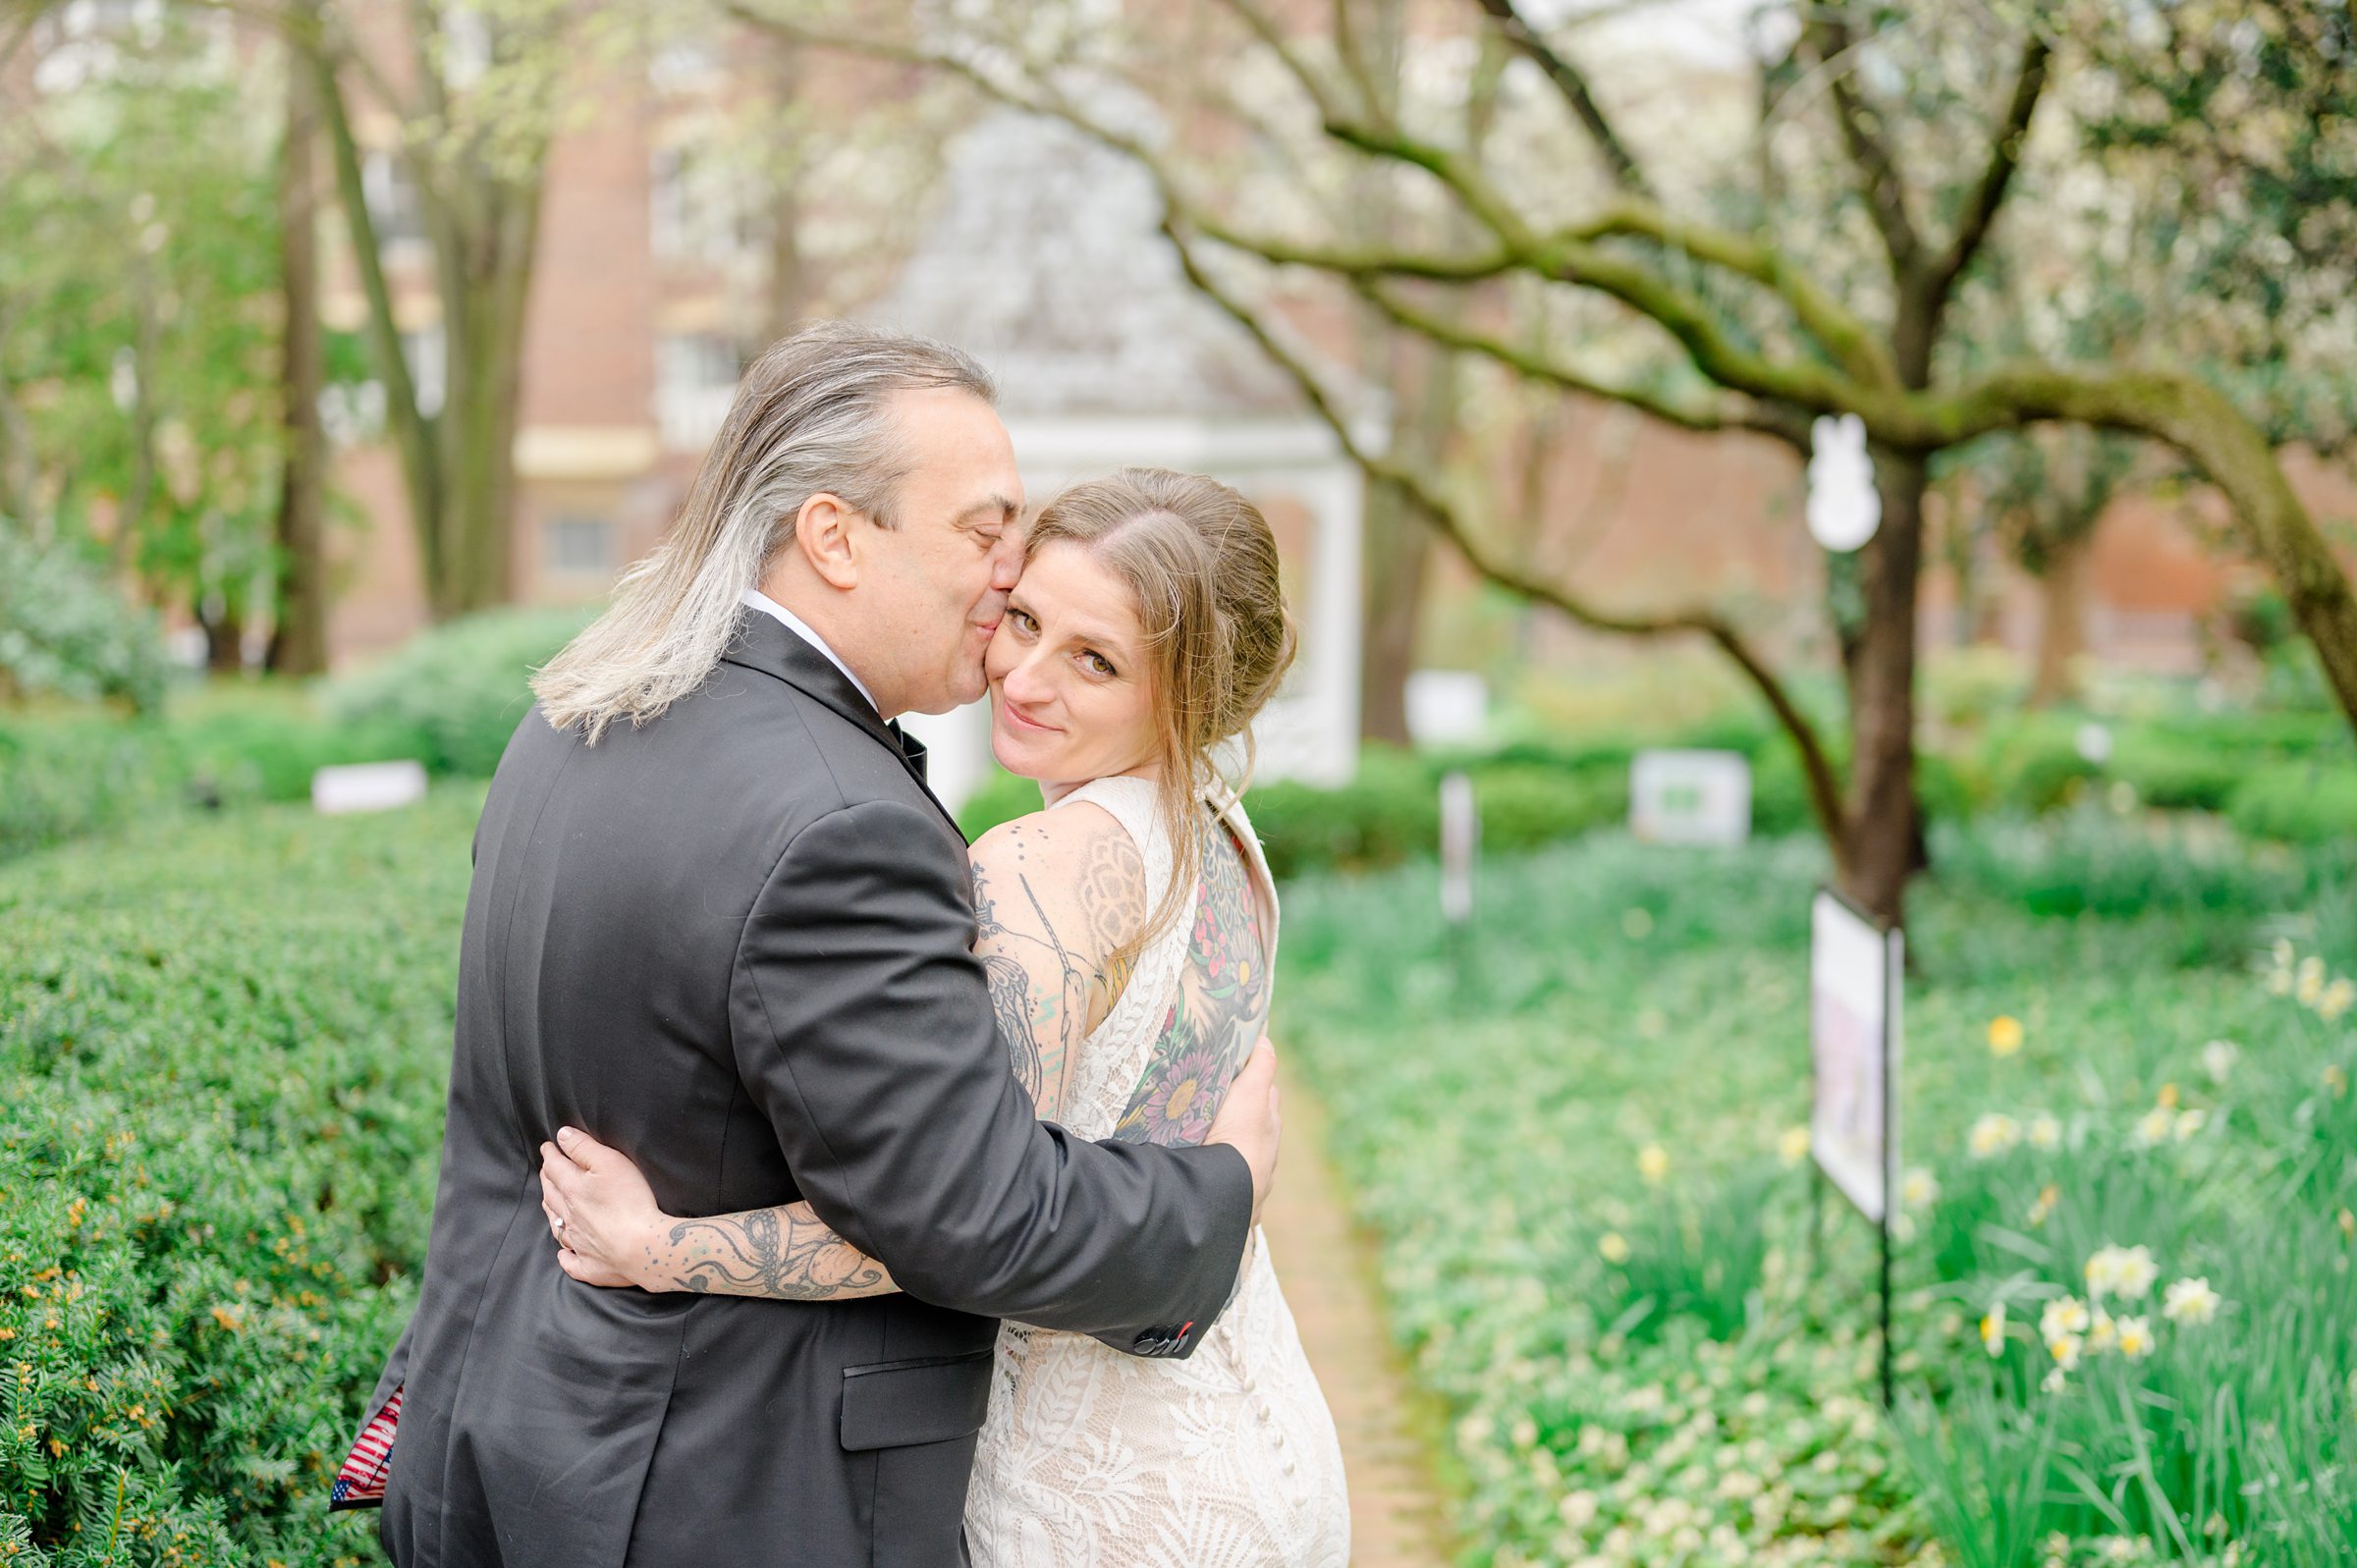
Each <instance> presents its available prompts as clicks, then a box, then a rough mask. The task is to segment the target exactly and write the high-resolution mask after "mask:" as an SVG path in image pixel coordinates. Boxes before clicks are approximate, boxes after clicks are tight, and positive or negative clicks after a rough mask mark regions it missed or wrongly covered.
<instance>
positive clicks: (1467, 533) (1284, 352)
mask: <svg viewBox="0 0 2357 1568" xmlns="http://www.w3.org/2000/svg"><path fill="white" fill-rule="evenodd" d="M1163 233H1164V234H1165V235H1166V236H1168V237H1169V239H1170V241H1171V243H1172V245H1173V247H1174V248H1175V249H1176V250H1177V252H1178V264H1179V266H1180V267H1181V268H1182V269H1183V270H1184V271H1185V273H1186V276H1187V281H1188V282H1189V283H1191V284H1193V285H1194V287H1195V289H1196V290H1197V292H1199V293H1200V294H1202V295H1203V296H1204V297H1206V298H1208V299H1210V300H1211V301H1212V302H1213V303H1215V304H1217V305H1218V306H1219V307H1220V308H1221V309H1222V310H1224V311H1226V312H1227V313H1228V315H1229V316H1230V317H1232V318H1233V320H1234V321H1235V322H1236V323H1237V324H1238V325H1240V326H1241V327H1242V328H1243V329H1244V330H1245V331H1246V332H1247V333H1249V334H1251V336H1252V338H1253V341H1254V342H1256V343H1257V344H1258V345H1259V346H1260V349H1261V351H1262V352H1263V353H1265V354H1266V355H1268V357H1269V359H1270V360H1271V362H1272V363H1274V364H1276V365H1277V366H1278V367H1279V368H1280V369H1282V370H1283V371H1284V372H1285V373H1286V375H1287V376H1288V378H1289V379H1290V380H1291V381H1292V382H1293V384H1294V385H1295V386H1296V387H1297V388H1298V389H1299V390H1300V393H1301V397H1302V401H1303V402H1305V403H1307V404H1308V405H1309V406H1310V408H1311V410H1312V411H1313V412H1315V413H1316V414H1317V415H1318V417H1319V419H1320V420H1322V421H1323V422H1324V423H1325V424H1326V426H1327V427H1328V428H1329V429H1330V430H1332V431H1333V432H1334V436H1335V439H1336V441H1337V442H1339V443H1340V444H1341V446H1342V448H1343V452H1344V453H1346V454H1347V455H1348V456H1349V457H1350V459H1351V460H1352V461H1354V462H1355V463H1357V464H1358V466H1359V468H1360V469H1361V470H1362V471H1363V472H1365V473H1366V475H1367V476H1368V478H1370V479H1372V480H1373V481H1375V482H1376V483H1378V484H1388V485H1392V486H1394V487H1396V488H1397V489H1398V490H1399V491H1400V493H1401V494H1403V495H1405V496H1406V497H1407V498H1408V500H1409V502H1410V503H1411V504H1412V505H1413V506H1414V507H1415V508H1416V510H1417V511H1418V512H1420V513H1421V514H1423V515H1424V517H1425V518H1426V520H1427V521H1429V522H1430V523H1431V524H1432V526H1433V527H1434V528H1435V529H1437V530H1438V531H1439V532H1440V533H1441V534H1442V536H1443V537H1445V538H1447V539H1448V540H1449V542H1450V543H1451V544H1453V545H1454V546H1455V547H1456V549H1457V551H1458V552H1459V553H1460V554H1461V555H1463V557H1464V558H1465V560H1466V562H1467V563H1469V564H1470V565H1471V566H1472V567H1473V568H1474V569H1475V570H1476V571H1478V572H1480V573H1481V574H1482V575H1483V576H1484V577H1487V578H1488V579H1490V580H1491V581H1493V582H1495V583H1497V584H1499V585H1500V586H1501V587H1505V588H1508V589H1511V590H1512V591H1513V592H1515V593H1518V594H1521V595H1523V596H1524V597H1526V598H1528V599H1531V600H1533V601H1534V602H1536V603H1539V604H1545V605H1551V606H1553V607H1554V608H1556V609H1558V610H1561V611H1562V613H1563V614H1565V615H1567V616H1569V617H1570V618H1571V619H1572V620H1574V621H1576V622H1579V623H1580V624H1581V625H1584V626H1587V627H1590V628H1591V629H1594V630H1597V631H1605V632H1612V633H1615V634H1617V635H1620V636H1630V637H1663V636H1676V635H1684V634H1693V635H1699V636H1702V637H1706V638H1708V639H1709V640H1710V641H1711V642H1713V643H1714V644H1716V645H1717V646H1718V647H1719V648H1720V650H1721V651H1722V652H1724V653H1725V654H1726V655H1727V657H1728V658H1729V659H1731V660H1733V661H1734V663H1735V665H1736V667H1737V668H1738V669H1740V670H1741V671H1742V672H1743V674H1744V676H1745V678H1747V679H1748V680H1750V681H1751V683H1752V684H1753V685H1754V686H1755V687H1756V688H1758V690H1759V692H1760V695H1761V696H1762V698H1763V699H1765V700H1766V702H1767V703H1768V706H1769V708H1770V709H1771V711H1773V712H1774V713H1775V715H1776V718H1777V721H1778V723H1780V724H1781V725H1782V726H1783V728H1784V730H1785V731H1786V733H1788V734H1789V735H1791V737H1792V742H1793V745H1794V746H1795V747H1796V748H1797V749H1798V751H1799V753H1800V758H1801V768H1802V772H1803V775H1804V776H1805V778H1806V780H1807V783H1808V788H1809V805H1810V809H1811V811H1812V812H1813V813H1814V814H1815V815H1816V818H1817V822H1818V825H1819V827H1820V828H1822V829H1823V830H1824V832H1825V835H1826V839H1827V842H1828V843H1830V844H1831V845H1833V847H1834V853H1835V856H1836V860H1837V859H1838V858H1839V856H1840V854H1841V847H1842V844H1843V841H1844V838H1845V837H1846V836H1845V835H1844V834H1843V832H1842V807H1841V784H1840V781H1839V778H1838V777H1837V775H1836V772H1835V769H1834V764H1833V760H1832V757H1831V755H1830V754H1829V753H1828V752H1827V750H1826V748H1825V743H1824V741H1823V739H1822V738H1821V737H1820V736H1819V735H1818V733H1817V730H1816V726H1815V725H1813V724H1812V723H1811V722H1810V721H1809V718H1808V716H1807V715H1806V714H1804V713H1802V712H1801V711H1800V708H1799V706H1798V704H1796V703H1795V702H1794V701H1793V700H1792V696H1791V693H1790V692H1788V691H1787V690H1785V688H1784V685H1783V682H1782V681H1781V680H1780V679H1779V678H1778V677H1777V676H1776V673H1775V672H1774V671H1773V670H1771V669H1770V668H1769V667H1768V663H1767V661H1766V660H1765V659H1764V658H1762V657H1761V655H1760V654H1759V652H1758V651H1757V650H1756V649H1754V648H1753V647H1752V646H1751V644H1750V642H1749V640H1748V639H1746V638H1745V637H1744V635H1743V634H1742V632H1741V631H1740V630H1739V629H1738V628H1737V627H1736V626H1735V625H1734V623H1733V622H1730V621H1728V620H1727V618H1726V617H1725V616H1722V615H1720V614H1718V613H1717V612H1716V611H1711V610H1686V611H1677V612H1672V613H1671V614H1668V615H1655V616H1630V615H1621V614H1617V613H1615V612H1612V611H1608V610H1604V609H1600V608H1598V607H1597V606H1596V605H1595V604H1594V603H1592V602H1590V601H1589V600H1588V599H1587V598H1585V597H1584V596H1582V595H1580V594H1577V593H1575V592H1573V591H1572V590H1571V589H1569V588H1568V587H1566V586H1564V585H1563V584H1562V583H1560V582H1556V581H1554V580H1552V579H1549V578H1546V577H1541V576H1539V575H1538V574H1536V573H1534V572H1532V571H1530V570H1528V569H1527V568H1524V567H1522V566H1521V565H1520V564H1519V563H1517V562H1514V561H1511V560H1509V559H1507V557H1506V555H1505V554H1504V553H1502V552H1501V551H1499V550H1498V549H1497V548H1496V547H1495V546H1493V545H1492V544H1491V543H1490V542H1489V541H1487V540H1486V539H1484V538H1483V537H1482V536H1481V534H1480V532H1479V531H1478V530H1476V529H1475V528H1474V527H1473V526H1472V525H1471V524H1470V523H1469V522H1468V521H1467V519H1466V517H1465V516H1464V514H1463V512H1462V510H1461V509H1459V508H1458V507H1457V506H1456V505H1455V503H1454V502H1453V501H1452V500H1450V498H1449V496H1448V494H1447V491H1446V487H1445V486H1444V485H1443V484H1442V483H1441V481H1440V480H1439V479H1438V478H1437V477H1436V476H1434V475H1432V474H1429V473H1427V472H1425V471H1423V470H1422V469H1420V468H1417V467H1414V466H1411V465H1410V464H1408V463H1405V462H1402V461H1400V460H1398V459H1397V458H1394V457H1392V456H1389V455H1387V454H1380V453H1375V452H1372V451H1370V450H1368V448H1367V446H1366V444H1365V443H1363V442H1362V441H1360V440H1359V438H1358V433H1357V432H1356V431H1355V430H1354V429H1352V428H1351V424H1350V420H1349V417H1348V415H1347V414H1345V413H1344V412H1343V409H1342V408H1341V407H1340V406H1339V405H1338V404H1337V403H1336V402H1335V400H1334V397H1333V395H1332V394H1331V393H1329V392H1328V391H1327V390H1326V387H1325V384H1324V383H1323V382H1321V381H1320V380H1319V378H1318V376H1317V373H1316V372H1315V371H1313V370H1312V369H1311V368H1310V367H1309V365H1308V364H1307V362H1306V361H1304V360H1303V358H1302V357H1301V355H1300V354H1298V353H1297V352H1295V351H1293V350H1292V348H1291V347H1289V346H1288V344H1286V343H1285V342H1283V341H1282V340H1281V339H1279V338H1278V336H1277V335H1276V333H1275V332H1274V331H1272V330H1271V328H1270V327H1269V324H1268V323H1267V322H1266V321H1264V320H1263V319H1262V318H1261V316H1260V314H1259V313H1258V312H1257V311H1255V310H1254V309H1253V308H1252V307H1251V306H1250V305H1249V304H1247V303H1245V302H1244V301H1243V300H1242V299H1241V298H1240V297H1237V296H1236V295H1235V293H1234V292H1233V290H1231V289H1229V288H1228V287H1227V285H1225V284H1223V283H1221V282H1220V281H1219V280H1218V279H1216V278H1214V277H1213V276H1212V275H1211V273H1210V271H1209V270H1208V269H1207V268H1206V267H1205V266H1204V265H1203V263H1202V259H1201V258H1200V257H1199V256H1198V255H1197V254H1196V253H1195V250H1194V248H1193V244H1192V243H1191V242H1190V241H1189V240H1188V238H1187V236H1186V234H1185V232H1184V231H1183V230H1182V229H1181V228H1180V227H1179V226H1178V223H1177V222H1176V221H1175V220H1169V219H1166V221H1165V222H1164V224H1163Z"/></svg>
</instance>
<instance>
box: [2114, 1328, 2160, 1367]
mask: <svg viewBox="0 0 2357 1568" xmlns="http://www.w3.org/2000/svg"><path fill="white" fill-rule="evenodd" d="M2118 1333H2119V1353H2120V1354H2121V1355H2123V1356H2125V1357H2127V1358H2128V1359H2129V1360H2130V1361H2136V1360H2140V1359H2142V1358H2143V1357H2145V1356H2149V1355H2151V1354H2152V1353H2153V1325H2152V1320H2151V1319H2149V1318H2122V1319H2120V1320H2119V1325H2118Z"/></svg>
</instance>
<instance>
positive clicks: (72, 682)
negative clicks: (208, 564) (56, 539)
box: [0, 517, 171, 712]
mask: <svg viewBox="0 0 2357 1568" xmlns="http://www.w3.org/2000/svg"><path fill="white" fill-rule="evenodd" d="M170 668H171V667H170V663H169V661H168V660H167V659H166V658H165V656H164V640H163V632H162V630H161V628H160V627H159V626H158V625H157V624H156V620H155V614H154V612H153V611H150V610H147V609H145V608H143V607H141V606H137V605H133V604H130V603H128V602H126V601H125V600H124V598H123V596H122V595H121V594H119V593H117V592H115V590H114V588H113V587H112V586H111V585H110V584H109V583H108V582H107V580H106V577H105V575H104V573H103V572H101V571H100V570H99V569H98V568H96V567H95V566H93V565H92V564H90V563H89V562H88V561H86V560H84V559H83V558H82V555H81V554H80V553H79V552H78V551H76V550H73V549H71V548H68V547H64V546H59V545H48V546H40V545H35V544H34V543H33V542H32V541H31V540H30V539H28V538H27V537H26V536H25V535H24V534H23V533H22V532H20V531H19V530H18V528H17V526H16V525H15V524H14V523H12V522H11V521H10V520H9V519H8V518H6V517H0V698H5V697H8V696H11V695H14V696H16V697H19V698H24V697H41V696H54V697H65V698H70V699H74V700H78V701H93V700H96V699H98V698H102V697H109V698H119V699H121V700H123V701H126V702H129V703H130V704H132V705H133V706H134V707H135V708H137V709H138V710H139V711H141V712H152V711H153V710H154V709H155V708H156V707H157V706H158V705H159V704H161V703H162V701H163V697H164V681H165V678H166V676H167V675H168V673H169V671H170Z"/></svg>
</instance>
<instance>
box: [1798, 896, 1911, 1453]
mask: <svg viewBox="0 0 2357 1568" xmlns="http://www.w3.org/2000/svg"><path fill="white" fill-rule="evenodd" d="M1905 945H1906V939H1905V937H1904V935H1903V934H1902V933H1900V932H1898V931H1896V930H1893V929H1889V928H1886V927H1884V926H1883V925H1882V924H1881V923H1879V922H1878V921H1876V920H1875V919H1874V918H1873V917H1872V916H1871V915H1869V914H1867V913H1866V912H1865V911H1864V910H1862V909H1860V908H1858V907H1857V906H1856V905H1855V904H1852V903H1851V902H1850V901H1849V900H1848V899H1846V898H1843V897H1842V896H1841V895H1840V894H1839V893H1837V892H1834V891H1833V890H1832V889H1830V888H1829V889H1823V890H1820V891H1819V892H1818V894H1817V898H1816V903H1815V905H1814V907H1813V908H1812V910H1811V913H1810V952H1809V995H1810V1023H1809V1035H1810V1040H1809V1049H1810V1062H1811V1067H1812V1069H1813V1070H1812V1084H1813V1087H1812V1092H1811V1099H1812V1105H1811V1108H1810V1113H1809V1152H1810V1154H1811V1156H1812V1157H1813V1158H1814V1159H1815V1161H1816V1162H1817V1168H1818V1169H1819V1170H1820V1171H1821V1172H1823V1173H1824V1176H1825V1179H1826V1180H1828V1181H1830V1182H1831V1183H1832V1184H1833V1186H1834V1187H1835V1189H1836V1190H1837V1191H1838V1192H1840V1194H1841V1195H1842V1196H1843V1197H1845V1198H1847V1199H1848V1200H1849V1201H1850V1202H1851V1203H1852V1204H1853V1205H1855V1206H1856V1207H1857V1209H1858V1212H1859V1213H1860V1214H1863V1215H1864V1216H1865V1217H1867V1218H1869V1219H1871V1220H1873V1221H1874V1222H1875V1227H1876V1229H1877V1231H1878V1233H1879V1240H1880V1242H1881V1248H1880V1254H1881V1255H1880V1257H1879V1258H1878V1260H1877V1263H1878V1278H1877V1284H1876V1294H1877V1295H1878V1297H1879V1298H1880V1305H1881V1308H1882V1390H1883V1403H1884V1405H1885V1407H1886V1408H1887V1407H1888V1406H1889V1405H1890V1403H1891V1382H1892V1379H1891V1223H1892V1218H1893V1209H1894V1206H1895V1205H1896V1204H1897V1203H1898V1201H1899V1167H1898V1069H1899V1055H1900V1042H1901V1040H1902V1038H1903V1035H1902V1029H1901V1020H1900V1003H1901V1000H1902V993H1901V982H1902V979H1903V976H1904V974H1905V962H1906V955H1905Z"/></svg>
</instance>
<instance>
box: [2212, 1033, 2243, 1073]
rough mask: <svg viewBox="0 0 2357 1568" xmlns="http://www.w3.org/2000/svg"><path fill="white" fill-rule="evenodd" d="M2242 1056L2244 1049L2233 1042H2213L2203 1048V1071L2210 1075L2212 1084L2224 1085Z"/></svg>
mask: <svg viewBox="0 0 2357 1568" xmlns="http://www.w3.org/2000/svg"><path fill="white" fill-rule="evenodd" d="M2241 1054H2242V1048H2241V1047H2240V1046H2237V1045H2236V1044H2234V1042H2233V1041H2231V1040H2213V1041H2211V1042H2210V1043H2209V1044H2208V1045H2206V1046H2204V1047H2203V1048H2202V1071H2204V1072H2206V1073H2208V1074H2209V1075H2210V1081H2211V1082H2212V1083H2224V1082H2225V1081H2226V1078H2227V1076H2228V1075H2229V1074H2230V1073H2232V1072H2233V1071H2234V1063H2235V1060H2236V1059H2237V1058H2238V1057H2240V1056H2241Z"/></svg>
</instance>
